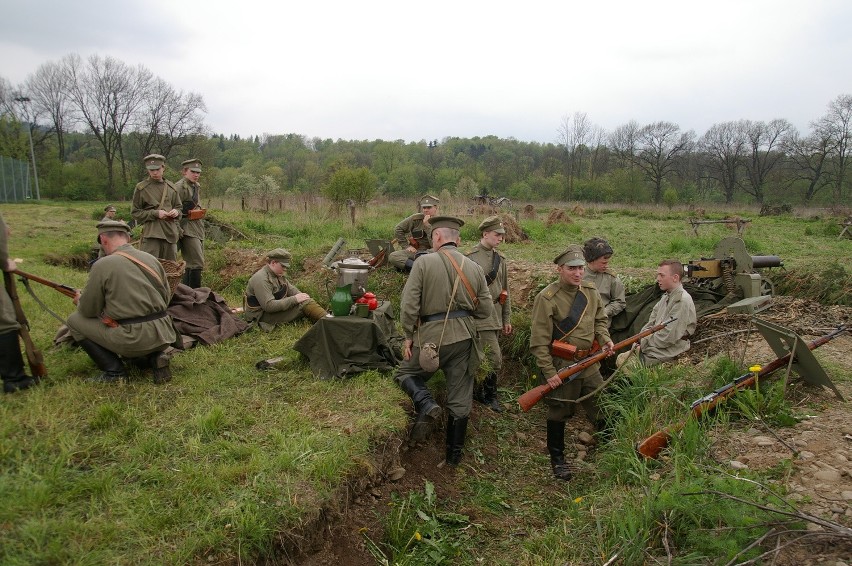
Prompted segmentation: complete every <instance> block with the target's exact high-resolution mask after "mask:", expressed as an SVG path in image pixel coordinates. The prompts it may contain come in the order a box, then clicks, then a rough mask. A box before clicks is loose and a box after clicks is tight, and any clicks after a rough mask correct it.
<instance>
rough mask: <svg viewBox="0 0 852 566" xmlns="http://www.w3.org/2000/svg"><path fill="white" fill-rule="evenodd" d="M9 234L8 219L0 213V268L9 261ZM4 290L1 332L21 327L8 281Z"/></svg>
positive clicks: (0, 298)
mask: <svg viewBox="0 0 852 566" xmlns="http://www.w3.org/2000/svg"><path fill="white" fill-rule="evenodd" d="M8 240H9V238H8V236H7V235H6V221H5V220H3V215H2V214H0V269H3V270H4V271H5V270H6V264H7V263H8V262H9V249H8V247H7V246H8ZM2 286H3V290H2V291H0V334H6V333H7V332H11V331H13V330H14V331H17V330H19V329H20V328H21V325H20V324H18V319H17V317H16V316H15V305H14V304H12V299H11V297H9V293H8V292H7V291H6V281H5V277H4V281H3V283H2Z"/></svg>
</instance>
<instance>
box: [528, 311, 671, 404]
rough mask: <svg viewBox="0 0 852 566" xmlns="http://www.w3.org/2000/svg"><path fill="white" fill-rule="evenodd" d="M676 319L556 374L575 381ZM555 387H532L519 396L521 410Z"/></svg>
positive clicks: (563, 380) (547, 384) (627, 339)
mask: <svg viewBox="0 0 852 566" xmlns="http://www.w3.org/2000/svg"><path fill="white" fill-rule="evenodd" d="M675 320H677V318H675V317H672V318H670V319H668V320H666V321H663V322H661V323H660V324H657V325H654V326H652V327H650V328H648V329H646V330H643V331H642V332H640V333H639V334H634V335H633V336H631V337H630V338H625V339H624V340H622V341H621V342H618V343H617V344H615V346H614V347H613V348H612V349H611V350H598V353H596V354H591V355H589V356H586V357H585V358H583V359H582V360H580V361H577V362H574V363H573V364H571V365H570V366H565V367H564V368H562V369H561V370H559V371H558V372H557V374H556V375H557V376H559V379H561V380H562V382H563V383H565V382H566V381H573V380H574V379H576V377H577V376H578V375H579V374H580V373H582V372H583V370H584V369H586V368H587V367H590V366H593V365H595V364H596V363H598V362H599V361H601V360H603V359H604V358H606V357H607V356H611V355H613V354H614V353H615V352H617V351H618V350H621V349H623V348H626V347H627V346H630V345H632V344H634V343H635V342H638V341H639V340H641V339H642V338H644V337H646V336H650V335H651V334H653V333H655V332H659V331H660V330H662V329H663V328H665V327H666V326H668V325H669V324H671V323H672V322H674V321H675ZM553 389H554V388H553V387H551V386H550V384H549V383H546V382H545V383H544V384H543V385H539V386H538V387H534V388H532V389H530V390H529V391H527V392H526V393H524V394H523V395H521V396H520V397H518V404H519V405H520V406H521V410H523V411H524V412H525V413H526V412H527V411H529V410H530V409H531V408H532V407H533V405H535V404H536V403H538V402H539V401H541V400H542V399H543V398H544V396H545V395H547V394H548V393H550V392H551V391H553Z"/></svg>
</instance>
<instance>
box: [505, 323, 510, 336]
mask: <svg viewBox="0 0 852 566" xmlns="http://www.w3.org/2000/svg"><path fill="white" fill-rule="evenodd" d="M511 333H512V325H511V324H504V325H503V334H505V335H506V336H508V335H509V334H511Z"/></svg>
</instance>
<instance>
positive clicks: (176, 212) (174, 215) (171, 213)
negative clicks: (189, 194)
mask: <svg viewBox="0 0 852 566" xmlns="http://www.w3.org/2000/svg"><path fill="white" fill-rule="evenodd" d="M178 216H180V210H178V209H176V208H173V209H171V210H170V211H169V217H171V218H177V217H178Z"/></svg>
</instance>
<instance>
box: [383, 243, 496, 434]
mask: <svg viewBox="0 0 852 566" xmlns="http://www.w3.org/2000/svg"><path fill="white" fill-rule="evenodd" d="M442 249H445V250H447V251H449V252H450V254H452V257H453V258H454V259H455V260H456V263H458V265H459V267H460V268H461V270H462V273H464V275H465V277H466V278H467V280H468V281H469V282H470V285H471V287H472V288H473V293H474V295H476V297H477V299H478V304H477V305H476V306H474V301H473V299H472V298H471V297H470V295H469V294H468V291H467V290H466V289H465V286H464V283H462V282H461V280H460V281H459V284H458V287H457V288H456V293H455V300H454V301H453V303H452V307H451V308H450V300H451V297H452V295H453V283H454V281H455V280H456V277H458V275H457V274H456V270H455V269H454V268H453V266H452V264H450V262H449V260H448V259H447V258H445V257H444V255H443V254H442V253H440V252H434V253H430V254H427V255H425V256H423V257H421V258H420V259H418V260H417V261H416V262H415V263H414V267H413V268H412V270H411V274H410V275H409V276H408V280H407V281H406V282H405V287H404V288H403V290H402V303H401V306H400V308H401V313H400V323H401V325H402V330H403V333H404V334H405V337H406V338H407V339H410V340H413V342H414V344H413V346H412V355H411V358H410V359H409V360H406V361H403V362H402V364H401V365H400V367H399V369H398V370H397V373H396V375H395V376H394V379H396V380H397V381H398V382H400V383H402V382H403V381H405V380H406V379H408V377H409V376H415V377H418V378H421V379H423V380H424V381H425V380H428V379H429V378H430V377H431V376H432V373H429V372H425V371H423V369H422V368H421V367H420V363H419V355H420V347H419V346H420V344H427V343H430V342H431V343H434V344H435V345H438V346H439V349H438V353H439V361H440V369H441V370H443V372H444V376H445V377H446V380H447V410H448V411H449V413H450V414H451V415H453V416H454V417H455V418H464V417H466V416H468V414H470V410H471V406H472V404H473V377H474V373H473V371H472V369H473V368H475V367H476V366H477V365H478V363H479V351H478V348H477V343H476V342H475V341H476V338H477V333H476V321H477V320H484V319H486V318H488V317H489V316H491V311H492V310H493V306H492V303H491V295H490V293H489V292H488V287H487V286H486V284H485V275H484V274H483V273H482V269H480V267H479V266H478V265H476V263H474V262H472V261H470V260H469V259H467V258H466V257H465V256H463V255H462V254H461V252H459V251H458V250H457V249H456V247H455V246H454V245H452V244H448V245H445V246H443V247H442ZM448 308H449V309H450V310H467V311H470V312H471V313H472V316H466V317H461V318H452V319H448V320H447V321H446V327H445V322H444V319H443V318H441V319H440V320H435V321H432V322H424V323H422V324H420V323H419V321H420V317H421V316H427V315H432V314H443V313H446V312H447V310H448ZM442 332H443V338H442Z"/></svg>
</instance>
